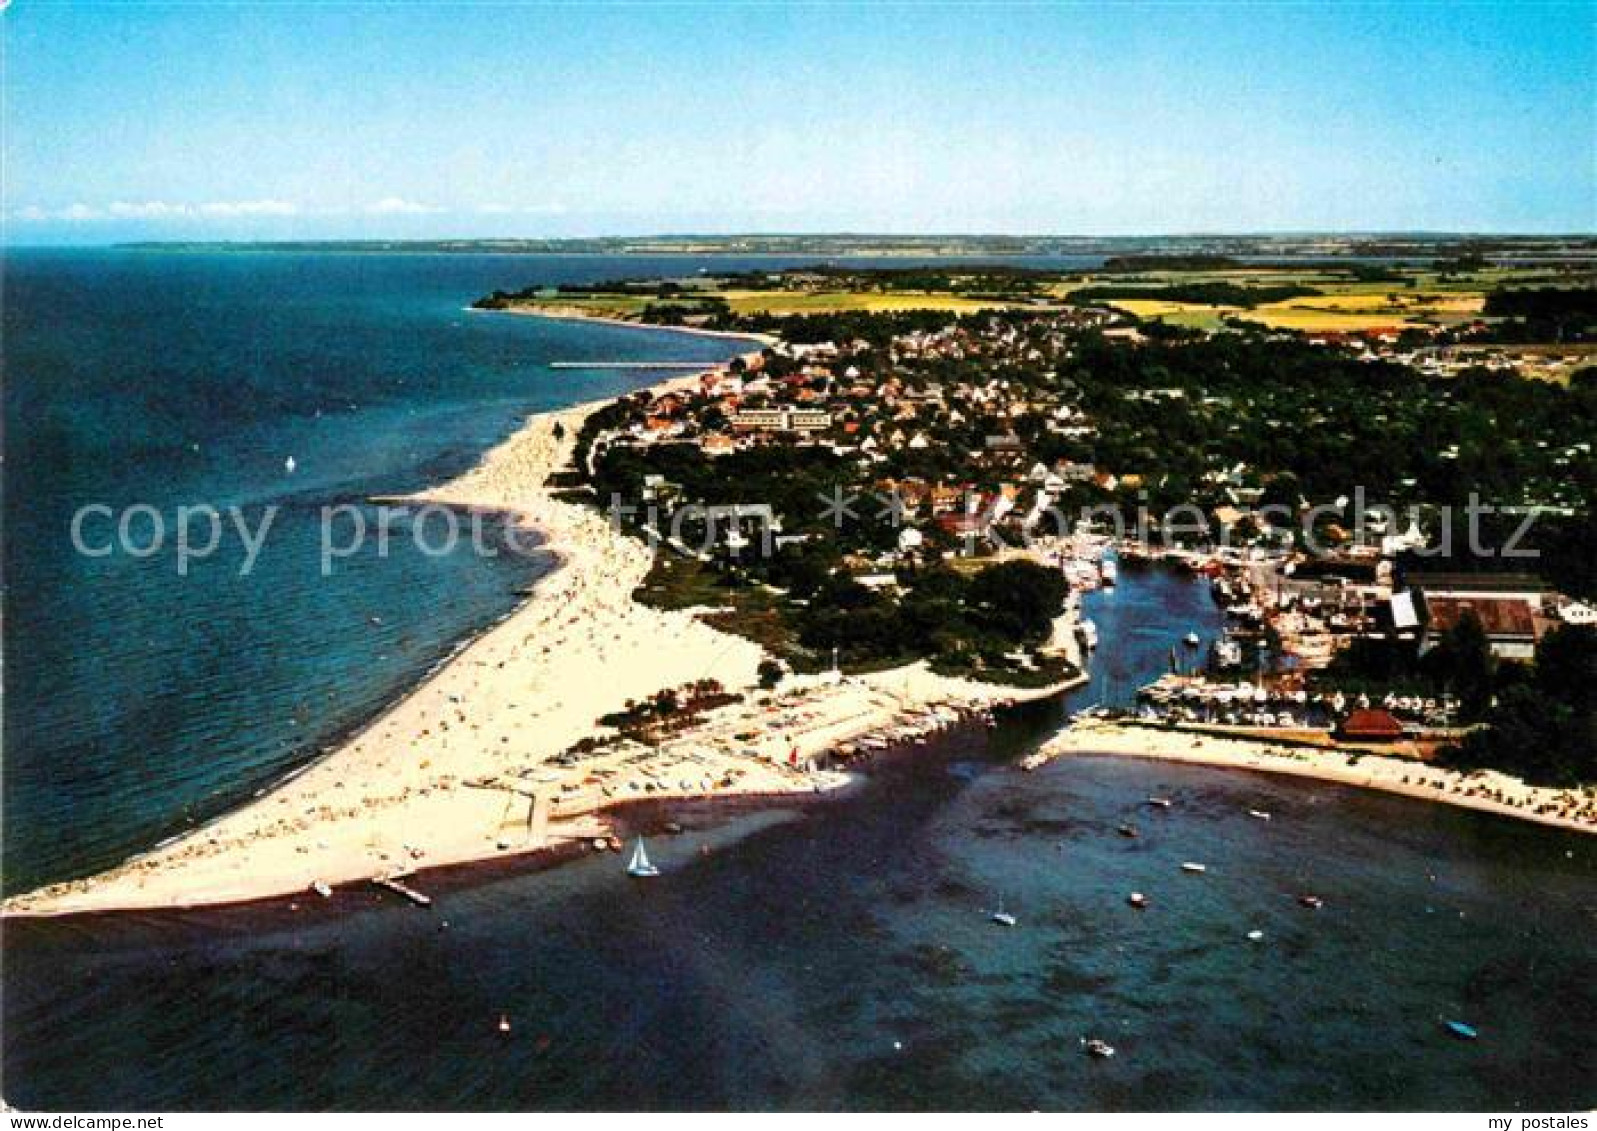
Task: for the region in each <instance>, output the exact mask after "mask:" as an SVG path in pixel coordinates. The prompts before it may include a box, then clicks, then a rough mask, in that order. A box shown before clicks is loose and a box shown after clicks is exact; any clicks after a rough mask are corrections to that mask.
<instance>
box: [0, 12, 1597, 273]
mask: <svg viewBox="0 0 1597 1131" xmlns="http://www.w3.org/2000/svg"><path fill="white" fill-rule="evenodd" d="M1594 17H1597V2H1594V0H1588V2H1585V3H1528V2H1518V3H1502V4H1496V3H1479V4H1469V3H1453V4H1440V3H1383V4H1359V3H1345V4H1337V5H1334V6H1333V5H1322V4H1307V3H1301V4H1300V3H1270V2H1253V3H1206V4H1183V3H1162V4H1139V5H1133V4H1129V3H1037V4H999V3H958V4H951V3H938V4H931V3H927V4H876V5H870V6H866V5H850V4H818V3H817V4H780V3H721V4H714V3H697V4H690V3H627V4H594V3H569V4H558V3H556V4H543V5H538V6H532V5H517V4H493V3H481V4H458V5H450V4H441V3H439V4H427V5H416V6H410V7H405V8H398V7H388V6H383V5H379V4H373V3H363V4H355V3H349V4H337V3H334V4H323V5H317V6H313V5H308V4H285V3H278V4H267V3H256V4H232V5H226V6H223V5H205V4H187V5H161V4H112V3H98V4H96V3H80V4H72V5H70V6H69V5H66V4H57V3H49V2H46V0H13V3H12V4H11V6H10V8H9V9H8V10H7V11H6V12H5V13H4V14H3V15H0V33H3V36H4V44H3V46H4V52H5V59H4V62H5V67H4V93H5V108H4V125H5V150H6V152H5V158H6V163H5V186H4V187H5V191H4V210H5V216H6V221H7V224H6V227H7V235H6V238H7V240H8V241H9V242H12V243H18V244H21V243H43V242H91V243H100V242H107V241H112V240H119V239H129V238H145V237H162V238H165V237H187V238H251V237H265V238H280V237H330V236H416V237H420V236H436V235H450V236H491V235H526V236H564V235H595V234H609V233H647V232H672V231H700V232H717V231H721V232H730V231H835V230H844V229H847V230H854V231H899V232H913V231H983V232H1051V233H1082V234H1107V233H1167V232H1193V231H1304V230H1364V231H1373V230H1415V229H1429V230H1477V231H1585V232H1590V231H1593V230H1594V229H1597V39H1594V35H1597V33H1594V25H1597V19H1594Z"/></svg>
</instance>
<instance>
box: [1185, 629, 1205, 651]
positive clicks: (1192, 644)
mask: <svg viewBox="0 0 1597 1131" xmlns="http://www.w3.org/2000/svg"><path fill="white" fill-rule="evenodd" d="M1181 642H1182V643H1183V644H1185V645H1186V646H1187V647H1188V648H1196V647H1197V646H1198V645H1199V644H1201V643H1203V641H1202V640H1200V639H1199V638H1198V634H1197V633H1196V632H1189V633H1187V634H1186V635H1185V636H1183V637H1182V638H1181Z"/></svg>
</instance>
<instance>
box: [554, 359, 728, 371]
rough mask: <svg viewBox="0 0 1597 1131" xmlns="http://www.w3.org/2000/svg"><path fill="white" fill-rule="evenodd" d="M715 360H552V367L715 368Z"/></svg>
mask: <svg viewBox="0 0 1597 1131" xmlns="http://www.w3.org/2000/svg"><path fill="white" fill-rule="evenodd" d="M715 366H716V363H715V362H713V361H551V362H550V363H549V368H550V369H705V370H708V369H714V368H715Z"/></svg>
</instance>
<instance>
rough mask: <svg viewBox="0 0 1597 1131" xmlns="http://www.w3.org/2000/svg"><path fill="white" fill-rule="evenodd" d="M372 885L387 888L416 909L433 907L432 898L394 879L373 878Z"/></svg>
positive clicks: (384, 877) (388, 877)
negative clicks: (409, 902)
mask: <svg viewBox="0 0 1597 1131" xmlns="http://www.w3.org/2000/svg"><path fill="white" fill-rule="evenodd" d="M372 883H374V884H376V885H377V886H378V887H380V888H387V889H388V890H389V891H391V892H393V893H394V894H395V895H402V896H404V897H405V898H406V899H408V900H410V901H411V902H412V903H414V904H415V905H416V906H417V907H431V906H432V905H433V901H432V896H430V895H424V894H423V893H421V892H419V891H417V890H416V889H415V888H413V887H410V886H409V885H408V884H405V883H402V882H400V880H399V879H397V878H396V877H393V876H373V877H372Z"/></svg>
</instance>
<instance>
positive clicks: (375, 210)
mask: <svg viewBox="0 0 1597 1131" xmlns="http://www.w3.org/2000/svg"><path fill="white" fill-rule="evenodd" d="M366 211H367V212H370V213H371V214H372V215H374V216H400V215H410V216H415V215H421V214H423V213H429V212H442V211H443V209H442V208H435V207H433V206H432V205H431V204H418V203H417V202H416V201H414V200H406V199H404V198H403V197H399V196H385V197H383V198H382V199H381V200H374V201H372V202H371V203H370V204H368V205H367V206H366Z"/></svg>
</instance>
